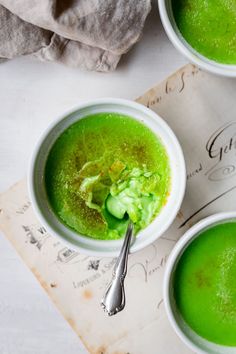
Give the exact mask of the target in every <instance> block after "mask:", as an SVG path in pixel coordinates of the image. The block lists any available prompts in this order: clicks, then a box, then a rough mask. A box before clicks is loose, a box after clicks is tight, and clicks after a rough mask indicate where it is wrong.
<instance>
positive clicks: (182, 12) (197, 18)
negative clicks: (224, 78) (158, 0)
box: [172, 0, 236, 64]
mask: <svg viewBox="0 0 236 354" xmlns="http://www.w3.org/2000/svg"><path fill="white" fill-rule="evenodd" d="M172 8H173V14H174V18H175V22H176V24H177V27H178V28H179V30H180V32H181V34H182V35H183V37H184V38H185V39H186V41H187V42H188V43H189V44H190V45H191V46H192V47H193V48H194V49H195V50H196V51H197V52H199V53H200V54H202V55H204V56H205V57H207V58H209V59H212V60H214V61H216V62H219V63H223V64H236V1H235V0H204V1H203V0H172Z"/></svg>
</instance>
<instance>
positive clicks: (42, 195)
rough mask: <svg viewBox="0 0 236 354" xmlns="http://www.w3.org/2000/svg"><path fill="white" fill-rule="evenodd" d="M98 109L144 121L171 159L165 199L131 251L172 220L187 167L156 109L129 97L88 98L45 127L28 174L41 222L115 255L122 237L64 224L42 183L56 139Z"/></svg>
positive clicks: (91, 249) (90, 248) (87, 247)
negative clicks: (106, 236)
mask: <svg viewBox="0 0 236 354" xmlns="http://www.w3.org/2000/svg"><path fill="white" fill-rule="evenodd" d="M99 112H118V113H121V114H125V115H128V116H131V117H133V118H134V119H136V120H138V121H140V122H143V123H144V124H145V125H147V126H148V127H149V128H150V129H151V130H152V131H153V132H154V133H155V134H156V135H157V136H158V137H159V138H160V139H161V141H162V143H163V144H164V146H165V148H166V150H167V153H168V155H169V159H170V167H171V190H170V195H169V197H168V201H167V203H166V205H165V206H164V207H163V208H162V210H161V212H160V214H159V215H158V216H157V217H156V218H155V220H154V221H153V222H152V223H151V224H150V225H149V226H148V227H147V228H145V229H144V230H142V231H141V232H140V233H139V234H138V236H137V238H136V240H135V242H134V243H133V244H132V246H131V252H135V251H138V250H140V249H142V248H144V247H145V246H147V245H149V244H150V243H152V242H153V241H155V240H156V239H157V238H158V237H160V236H161V235H162V234H163V232H164V231H165V230H166V229H167V228H168V227H169V225H170V224H171V223H172V221H173V220H174V218H175V216H176V214H177V212H178V210H179V208H180V205H181V202H182V199H183V196H184V192H185V185H186V171H185V163H184V157H183V153H182V150H181V147H180V145H179V143H178V140H177V138H176V136H175V135H174V133H173V132H172V130H171V129H170V128H169V126H168V125H167V124H166V123H165V122H164V121H163V120H162V119H161V118H160V117H159V116H158V115H157V114H156V113H154V112H153V111H151V110H150V109H148V108H146V107H144V106H143V105H140V104H138V103H135V102H132V101H127V100H122V99H113V98H108V99H99V100H94V101H90V102H88V103H84V104H81V105H79V106H77V107H75V108H73V109H72V110H70V111H69V112H66V113H64V114H62V115H61V116H60V117H59V118H58V119H56V120H55V122H54V123H53V124H52V125H50V126H49V127H48V129H47V130H46V131H45V133H44V134H43V136H42V137H41V138H40V140H39V142H38V144H37V146H36V149H35V151H34V153H33V156H32V160H31V164H30V169H29V175H28V188H29V194H30V199H31V201H32V205H33V207H34V210H35V212H36V213H37V216H38V218H39V220H40V222H41V223H42V224H43V225H44V226H45V228H46V229H47V230H48V231H49V233H51V234H52V235H55V236H58V237H59V238H60V239H61V241H64V242H66V243H67V245H68V246H69V247H72V248H74V249H77V250H79V251H81V252H82V253H85V254H89V255H97V256H116V255H117V254H118V252H119V250H120V247H121V243H122V240H114V241H113V240H110V241H107V240H105V241H104V240H94V239H92V238H89V237H85V236H83V235H79V234H78V233H76V232H75V231H73V230H71V229H70V228H67V227H66V226H65V225H63V224H62V223H61V222H60V220H59V219H58V218H57V217H56V215H55V214H54V212H53V211H52V209H51V207H50V205H49V202H48V199H47V195H46V191H45V186H44V170H45V163H46V160H47V156H48V154H49V151H50V149H51V147H52V145H53V144H54V142H55V141H56V139H57V138H58V137H59V136H60V134H61V133H62V132H63V131H64V130H65V129H67V128H68V127H69V126H70V125H71V124H73V123H74V122H76V121H78V120H79V119H81V118H83V117H85V116H88V115H90V114H94V113H99Z"/></svg>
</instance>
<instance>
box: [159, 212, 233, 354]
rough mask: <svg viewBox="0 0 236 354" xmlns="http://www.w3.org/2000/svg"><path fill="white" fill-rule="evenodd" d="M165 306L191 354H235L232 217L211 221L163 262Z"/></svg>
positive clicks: (188, 236)
mask: <svg viewBox="0 0 236 354" xmlns="http://www.w3.org/2000/svg"><path fill="white" fill-rule="evenodd" d="M164 302H165V307H166V311H167V315H168V318H169V320H170V323H171V325H172V326H173V328H174V329H175V331H176V333H177V334H178V335H179V337H180V338H181V339H182V340H183V341H184V342H185V344H187V345H188V346H189V347H190V348H191V349H192V350H193V351H194V352H197V353H212V354H233V353H236V212H227V213H220V214H215V215H213V216H210V217H208V218H206V219H204V220H202V221H200V222H199V223H197V224H196V225H195V226H193V227H192V228H190V229H189V231H187V232H186V234H185V235H184V236H183V237H182V238H181V239H180V240H179V241H178V243H177V244H176V246H175V247H174V249H173V251H172V253H171V255H170V257H169V259H168V262H167V267H166V272H165V278H164Z"/></svg>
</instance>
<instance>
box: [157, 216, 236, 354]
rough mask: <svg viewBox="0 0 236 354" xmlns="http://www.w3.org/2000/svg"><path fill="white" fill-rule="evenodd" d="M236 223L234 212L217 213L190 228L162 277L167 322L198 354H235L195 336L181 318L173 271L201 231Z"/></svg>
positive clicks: (229, 348)
mask: <svg viewBox="0 0 236 354" xmlns="http://www.w3.org/2000/svg"><path fill="white" fill-rule="evenodd" d="M231 220H233V221H235V222H236V211H234V212H227V213H219V214H214V215H212V216H209V217H208V218H205V219H203V220H202V221H200V222H198V223H197V224H196V225H194V226H193V227H191V228H190V229H189V230H188V231H187V232H186V233H185V234H184V236H182V237H181V239H180V240H179V241H178V242H177V244H176V245H175V247H174V248H173V250H172V252H171V254H170V256H169V259H168V262H167V265H166V270H165V277H164V303H165V308H166V312H167V316H168V318H169V321H170V323H171V325H172V327H173V328H174V330H175V332H176V333H177V335H178V336H179V337H180V339H181V340H182V341H183V342H184V343H185V344H186V345H187V346H188V347H189V348H191V349H192V350H193V352H195V353H199V354H235V353H236V347H228V346H222V345H218V344H215V343H212V342H209V341H207V340H206V339H204V338H202V337H200V336H199V335H197V334H196V333H195V332H194V331H193V330H192V329H191V328H190V327H189V326H188V325H187V324H186V323H185V322H184V321H183V319H182V318H181V315H180V313H179V312H178V309H177V307H176V304H175V300H174V295H173V279H174V271H175V268H176V266H177V263H178V261H179V259H180V257H181V255H182V254H183V252H184V250H185V249H186V248H187V247H188V245H189V244H190V243H191V242H192V241H193V240H194V239H195V238H196V237H198V235H199V234H200V233H201V232H202V231H203V230H206V229H208V228H210V227H212V226H214V225H217V224H220V223H224V222H226V221H231Z"/></svg>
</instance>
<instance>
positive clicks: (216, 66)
mask: <svg viewBox="0 0 236 354" xmlns="http://www.w3.org/2000/svg"><path fill="white" fill-rule="evenodd" d="M158 5H159V12H160V16H161V21H162V24H163V26H164V28H165V31H166V33H167V36H168V37H169V39H170V40H171V42H172V43H173V45H174V46H175V47H176V49H178V50H179V51H180V52H181V53H182V54H183V55H184V56H185V57H186V58H187V59H188V60H189V61H190V62H191V63H193V64H195V65H197V66H198V67H200V68H202V69H203V70H206V71H209V72H212V73H214V74H218V75H223V76H229V77H236V65H227V64H220V63H217V62H216V61H213V60H210V59H208V58H206V57H204V56H203V55H201V54H200V53H198V52H197V51H196V50H195V49H193V48H192V47H191V46H190V45H189V44H188V43H187V41H186V40H185V39H184V38H183V36H182V35H181V33H180V31H179V29H178V27H177V25H176V23H175V19H174V15H173V11H172V5H171V0H158Z"/></svg>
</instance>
